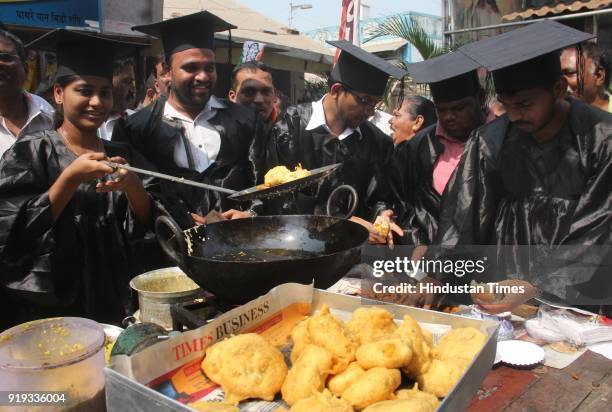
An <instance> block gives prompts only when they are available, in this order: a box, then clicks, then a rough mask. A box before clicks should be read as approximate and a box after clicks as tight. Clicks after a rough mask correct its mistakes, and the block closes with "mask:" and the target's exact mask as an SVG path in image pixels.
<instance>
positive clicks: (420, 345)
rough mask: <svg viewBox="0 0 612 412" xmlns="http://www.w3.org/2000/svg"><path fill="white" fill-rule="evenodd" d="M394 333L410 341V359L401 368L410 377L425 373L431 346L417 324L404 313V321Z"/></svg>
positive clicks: (429, 358) (429, 360) (429, 359)
mask: <svg viewBox="0 0 612 412" xmlns="http://www.w3.org/2000/svg"><path fill="white" fill-rule="evenodd" d="M396 334H397V335H398V336H400V337H402V339H404V340H410V341H411V342H412V351H413V354H412V359H411V360H410V363H409V364H408V365H406V366H405V367H404V368H403V370H404V372H406V373H407V374H408V376H410V377H412V378H416V377H417V376H418V375H420V374H422V373H425V372H426V371H427V368H429V364H430V362H431V348H430V347H429V344H428V343H427V340H426V338H425V336H424V334H423V331H422V330H421V327H420V326H419V324H418V323H417V322H416V321H415V320H414V319H412V317H410V316H409V315H404V321H403V322H402V324H401V325H400V326H399V328H397V332H396Z"/></svg>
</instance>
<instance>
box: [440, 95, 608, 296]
mask: <svg viewBox="0 0 612 412" xmlns="http://www.w3.org/2000/svg"><path fill="white" fill-rule="evenodd" d="M569 101H570V103H571V108H570V111H569V114H568V117H567V120H566V124H565V126H564V127H563V129H562V131H561V132H560V133H559V134H558V135H557V136H556V137H555V138H554V139H552V140H551V141H548V142H546V143H543V144H542V143H538V142H537V141H536V140H535V139H534V138H533V137H532V136H531V135H529V134H526V133H524V132H522V131H520V130H519V129H518V128H516V127H514V126H513V125H512V124H511V123H510V122H509V120H508V117H507V116H503V117H501V118H499V119H497V120H496V121H494V122H492V123H489V124H487V125H485V126H484V127H482V128H480V129H478V130H477V131H476V132H475V133H474V134H473V135H472V137H471V139H470V141H469V142H468V144H467V145H466V148H465V151H464V153H463V157H462V159H461V163H460V164H459V167H458V169H457V172H456V175H455V180H454V182H453V183H452V187H451V189H450V190H449V193H448V196H446V197H445V200H444V201H443V212H442V216H441V220H440V224H439V232H438V239H437V241H436V243H438V244H441V245H442V248H443V249H442V250H443V253H451V254H452V253H454V251H458V250H460V249H462V248H467V249H464V250H468V249H470V247H469V246H468V245H494V246H495V247H494V248H492V253H487V252H484V253H483V254H485V255H487V256H489V264H490V265H489V266H490V270H489V271H488V274H487V275H488V279H486V280H492V281H494V280H500V279H504V278H519V279H524V280H526V281H528V282H530V283H532V284H534V285H535V286H536V287H538V288H539V289H541V290H543V291H544V292H548V293H551V294H553V295H555V296H556V297H558V298H561V299H563V300H565V301H566V302H568V303H570V304H601V303H610V299H611V297H612V286H611V285H612V282H610V273H612V271H611V268H612V266H611V265H610V257H611V252H610V251H611V245H612V232H611V230H612V229H611V228H612V190H611V188H612V115H610V114H609V113H606V112H603V111H601V110H598V109H595V108H593V107H591V106H588V105H585V104H583V103H581V102H578V101H575V100H573V99H570V100H569ZM447 203H452V204H453V205H454V206H451V207H447V206H446V204H447ZM489 249H490V248H489ZM471 250H472V251H474V249H473V248H471ZM482 250H484V249H482ZM490 250H491V249H490ZM491 255H493V256H491ZM479 280H480V279H479Z"/></svg>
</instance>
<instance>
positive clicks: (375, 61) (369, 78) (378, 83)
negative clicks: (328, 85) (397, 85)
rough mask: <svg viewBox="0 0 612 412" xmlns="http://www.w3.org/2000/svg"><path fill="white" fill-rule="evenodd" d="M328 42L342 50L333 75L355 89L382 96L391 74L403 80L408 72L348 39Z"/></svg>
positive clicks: (337, 80)
mask: <svg viewBox="0 0 612 412" xmlns="http://www.w3.org/2000/svg"><path fill="white" fill-rule="evenodd" d="M327 43H328V44H331V45H332V46H334V47H337V48H339V49H340V50H342V52H341V53H340V57H339V58H338V61H337V62H336V65H335V66H334V68H333V69H332V72H331V77H332V78H333V80H334V81H336V82H339V83H342V84H345V85H346V86H348V87H350V88H351V89H353V90H357V91H360V92H363V93H367V94H371V95H373V96H382V95H383V93H384V91H385V87H386V86H387V80H389V76H391V77H395V78H396V79H399V80H401V79H402V78H403V77H404V76H406V75H407V74H408V72H406V71H405V70H403V69H401V68H399V67H397V66H395V65H393V64H391V63H389V62H388V61H386V60H383V59H381V58H380V57H378V56H375V55H373V54H372V53H368V52H367V51H365V50H363V49H361V48H359V47H357V46H355V45H354V44H353V43H351V42H348V41H346V40H337V41H328V42H327Z"/></svg>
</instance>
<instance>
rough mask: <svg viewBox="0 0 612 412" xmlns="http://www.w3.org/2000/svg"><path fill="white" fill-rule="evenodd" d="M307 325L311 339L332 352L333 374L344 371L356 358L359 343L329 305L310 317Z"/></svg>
mask: <svg viewBox="0 0 612 412" xmlns="http://www.w3.org/2000/svg"><path fill="white" fill-rule="evenodd" d="M307 327H308V337H309V339H310V341H311V342H312V343H313V344H315V345H317V346H320V347H322V348H324V349H325V350H327V351H328V352H329V353H331V354H332V358H333V367H332V370H331V371H330V373H331V374H332V375H337V374H339V373H340V372H342V371H344V370H345V369H346V368H347V367H348V365H349V363H351V362H352V361H354V360H355V352H356V351H357V343H356V342H355V341H354V338H353V336H352V335H351V333H350V332H349V331H348V329H347V328H346V326H345V325H344V323H342V321H340V320H338V319H336V318H335V317H334V316H333V315H332V314H331V312H330V311H329V307H328V306H327V305H323V307H322V308H321V311H320V312H319V313H318V314H316V315H314V316H312V317H311V318H309V319H308V323H307Z"/></svg>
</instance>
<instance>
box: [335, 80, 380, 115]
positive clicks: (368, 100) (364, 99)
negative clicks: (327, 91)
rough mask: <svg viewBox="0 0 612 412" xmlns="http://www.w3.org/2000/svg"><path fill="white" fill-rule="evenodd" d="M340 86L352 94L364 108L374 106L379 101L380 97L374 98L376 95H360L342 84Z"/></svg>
mask: <svg viewBox="0 0 612 412" xmlns="http://www.w3.org/2000/svg"><path fill="white" fill-rule="evenodd" d="M342 87H343V88H344V90H346V91H347V92H348V93H350V94H352V95H353V97H355V99H356V100H357V102H359V104H361V105H362V106H365V107H366V108H368V109H369V108H372V109H373V108H375V107H376V105H377V104H378V103H380V101H381V99H379V98H376V97H371V96H361V95H359V94H357V93H355V91H353V90H351V89H350V88H349V87H346V86H345V85H344V84H343V85H342Z"/></svg>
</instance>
